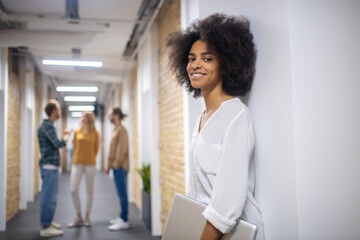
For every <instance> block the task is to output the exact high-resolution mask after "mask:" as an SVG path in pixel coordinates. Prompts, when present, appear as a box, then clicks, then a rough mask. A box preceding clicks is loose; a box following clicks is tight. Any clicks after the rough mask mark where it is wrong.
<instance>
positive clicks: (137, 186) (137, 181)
mask: <svg viewBox="0 0 360 240" xmlns="http://www.w3.org/2000/svg"><path fill="white" fill-rule="evenodd" d="M131 78H132V95H131V96H132V111H133V142H132V144H133V164H134V165H133V166H134V168H133V169H134V172H133V176H134V202H135V204H136V206H137V207H138V208H139V209H141V186H142V185H141V177H140V175H139V174H138V173H137V172H136V171H135V169H136V168H140V167H141V166H140V161H139V129H138V107H137V104H138V101H137V68H136V67H135V68H134V70H133V73H132V77H131Z"/></svg>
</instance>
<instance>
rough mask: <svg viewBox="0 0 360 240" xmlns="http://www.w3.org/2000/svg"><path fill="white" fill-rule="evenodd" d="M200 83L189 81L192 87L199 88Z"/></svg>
mask: <svg viewBox="0 0 360 240" xmlns="http://www.w3.org/2000/svg"><path fill="white" fill-rule="evenodd" d="M200 85H201V84H199V83H197V82H196V81H193V82H191V86H192V87H193V88H196V89H200V88H201V86H200Z"/></svg>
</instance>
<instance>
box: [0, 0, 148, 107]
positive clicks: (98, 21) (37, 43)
mask: <svg viewBox="0 0 360 240" xmlns="http://www.w3.org/2000/svg"><path fill="white" fill-rule="evenodd" d="M1 2H2V3H3V6H4V7H5V9H6V10H7V11H8V12H7V13H2V14H0V17H1V19H2V20H4V19H5V20H7V21H15V22H21V23H22V24H21V27H20V29H17V30H13V29H11V30H5V29H2V30H0V46H8V47H19V46H25V47H28V49H29V51H30V52H31V53H32V55H33V56H34V59H35V61H36V64H37V66H38V67H39V68H40V70H41V72H42V73H43V74H45V75H46V76H49V78H50V79H53V81H54V84H59V85H62V84H63V85H70V84H71V85H73V84H75V83H76V84H81V85H89V84H90V85H97V86H99V87H101V88H109V87H111V86H113V84H114V83H118V82H121V81H122V79H123V77H124V76H125V74H126V71H128V70H129V69H131V68H132V67H133V66H134V62H133V61H130V60H124V59H123V58H122V54H123V52H124V49H125V47H126V43H127V42H128V41H129V39H130V35H131V33H132V29H133V27H134V25H135V24H136V23H137V19H138V10H139V8H140V5H141V3H142V0H79V16H80V18H79V19H78V20H76V22H77V23H76V24H73V23H71V22H70V19H68V18H66V9H65V8H66V7H65V6H66V3H65V2H66V1H65V0H1ZM72 48H80V49H81V54H80V55H75V54H73V53H72V51H71V49H72ZM45 58H48V59H81V60H100V61H102V62H103V67H102V68H99V69H92V68H79V67H76V68H75V67H55V66H44V65H42V63H41V61H42V59H45ZM107 92H108V89H101V93H99V96H98V97H99V98H100V99H99V100H100V101H104V99H105V97H106V93H107Z"/></svg>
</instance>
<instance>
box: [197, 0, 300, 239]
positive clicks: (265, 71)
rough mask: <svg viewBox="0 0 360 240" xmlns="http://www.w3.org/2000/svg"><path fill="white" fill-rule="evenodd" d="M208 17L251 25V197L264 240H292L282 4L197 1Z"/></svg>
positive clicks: (287, 75) (291, 151) (288, 105)
mask: <svg viewBox="0 0 360 240" xmlns="http://www.w3.org/2000/svg"><path fill="white" fill-rule="evenodd" d="M194 5H195V7H196V4H194ZM214 12H225V13H229V14H236V15H245V16H247V17H248V18H249V19H250V21H251V28H252V32H253V34H254V37H255V42H256V45H257V49H258V61H257V74H256V78H255V80H254V85H253V91H252V94H251V96H249V100H248V105H249V107H250V111H251V114H252V116H253V120H254V126H255V139H256V147H255V151H254V157H255V158H254V160H255V166H256V174H257V175H256V193H255V197H256V199H257V200H258V202H259V204H260V207H261V208H262V212H263V218H264V223H265V234H266V238H267V239H276V240H279V239H297V236H298V229H297V228H298V226H297V225H298V223H297V195H296V194H297V192H296V171H295V156H294V143H293V121H292V111H293V109H292V94H291V91H292V85H291V78H290V77H291V73H290V49H289V35H288V31H289V30H288V11H287V3H286V1H284V0H283V1H279V0H278V1H271V3H270V2H265V1H260V0H258V1H235V0H223V1H216V0H207V1H205V0H199V17H200V18H204V17H206V16H208V15H209V14H211V13H214ZM200 114H201V112H200V111H199V112H198V115H200Z"/></svg>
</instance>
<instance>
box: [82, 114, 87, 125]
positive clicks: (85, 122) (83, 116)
mask: <svg viewBox="0 0 360 240" xmlns="http://www.w3.org/2000/svg"><path fill="white" fill-rule="evenodd" d="M81 123H82V125H88V123H89V121H88V119H87V118H86V116H85V114H83V115H82V117H81Z"/></svg>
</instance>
